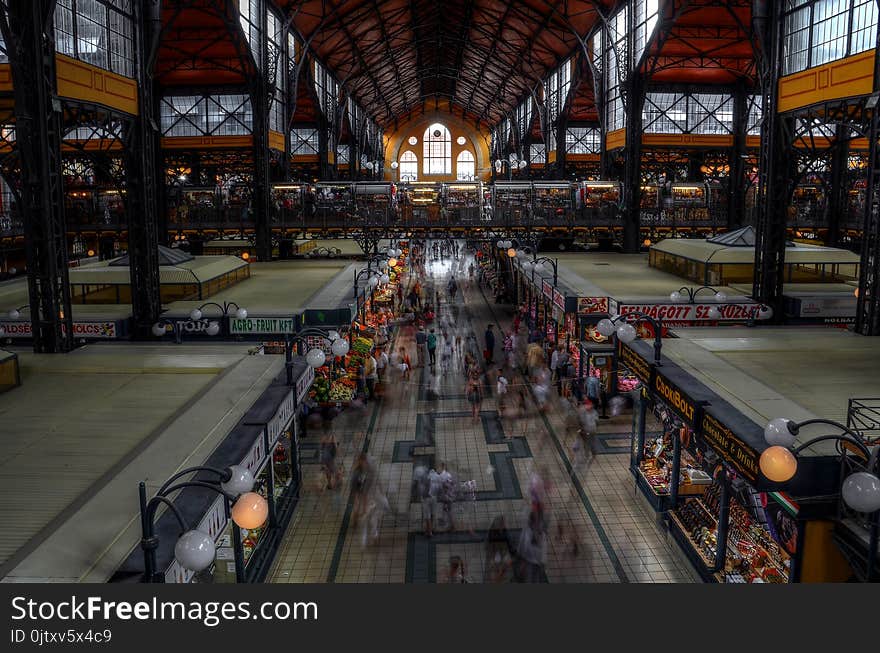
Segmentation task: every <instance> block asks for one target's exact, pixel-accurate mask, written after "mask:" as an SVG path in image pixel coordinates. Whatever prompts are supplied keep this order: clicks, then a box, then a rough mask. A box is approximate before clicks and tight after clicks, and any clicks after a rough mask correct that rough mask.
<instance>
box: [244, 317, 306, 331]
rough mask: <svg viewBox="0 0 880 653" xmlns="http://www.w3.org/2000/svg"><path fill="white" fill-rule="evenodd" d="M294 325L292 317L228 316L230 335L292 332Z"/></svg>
mask: <svg viewBox="0 0 880 653" xmlns="http://www.w3.org/2000/svg"><path fill="white" fill-rule="evenodd" d="M295 326H296V324H295V322H294V319H293V318H292V317H254V316H248V317H246V318H244V319H240V318H237V317H230V318H229V333H231V334H232V335H252V334H270V333H271V334H275V333H293V332H294V328H295Z"/></svg>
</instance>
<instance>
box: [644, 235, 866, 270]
mask: <svg viewBox="0 0 880 653" xmlns="http://www.w3.org/2000/svg"><path fill="white" fill-rule="evenodd" d="M651 249H652V251H655V252H664V253H666V254H671V255H673V256H679V257H681V258H685V259H689V260H691V261H699V262H701V263H708V264H721V265H736V264H742V265H753V264H754V262H755V250H754V248H753V247H744V246H742V245H725V244H721V243H718V242H717V241H716V242H712V241H710V240H704V239H696V238H666V239H664V240H661V241H660V242H659V243H657V244H656V245H654V246H653V247H652V248H651ZM859 261H860V259H859V255H858V254H855V253H854V252H850V251H848V250H845V249H836V248H834V247H821V246H819V245H805V244H801V243H790V244H789V245H788V246H787V247H786V248H785V262H786V263H788V264H798V265H819V264H823V263H827V264H856V265H857V264H858V263H859Z"/></svg>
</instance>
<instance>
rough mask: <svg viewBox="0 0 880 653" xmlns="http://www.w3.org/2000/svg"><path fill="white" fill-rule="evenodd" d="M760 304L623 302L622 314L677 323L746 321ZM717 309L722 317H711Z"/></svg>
mask: <svg viewBox="0 0 880 653" xmlns="http://www.w3.org/2000/svg"><path fill="white" fill-rule="evenodd" d="M759 307H760V304H756V303H754V302H747V303H742V304H722V305H718V304H714V303H711V302H710V303H706V304H621V305H620V309H619V310H620V314H621V315H626V314H627V313H636V312H638V313H644V314H645V315H648V316H650V317H653V318H655V319H657V318H660V319H662V320H664V321H667V322H670V323H671V322H676V323H688V324H690V323H694V322H702V321H708V322H725V321H740V322H742V321H745V320H748V319H749V318H750V317H752V316H753V314H754V313H755V309H757V308H759ZM713 308H715V309H717V310H718V312H719V313H720V314H721V317H720V318H710V317H709V312H710V310H711V309H713Z"/></svg>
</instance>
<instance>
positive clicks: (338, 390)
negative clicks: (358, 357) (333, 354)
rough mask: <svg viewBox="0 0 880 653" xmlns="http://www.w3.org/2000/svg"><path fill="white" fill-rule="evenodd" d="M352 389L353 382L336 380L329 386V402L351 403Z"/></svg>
mask: <svg viewBox="0 0 880 653" xmlns="http://www.w3.org/2000/svg"><path fill="white" fill-rule="evenodd" d="M354 389H355V387H354V381H352V380H351V379H349V378H341V379H337V380H336V381H334V382H333V383H331V384H330V393H329V396H330V401H351V400H352V399H354Z"/></svg>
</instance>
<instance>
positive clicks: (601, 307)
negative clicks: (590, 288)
mask: <svg viewBox="0 0 880 653" xmlns="http://www.w3.org/2000/svg"><path fill="white" fill-rule="evenodd" d="M577 312H578V315H589V314H590V313H607V312H608V298H607V297H578V298H577Z"/></svg>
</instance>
